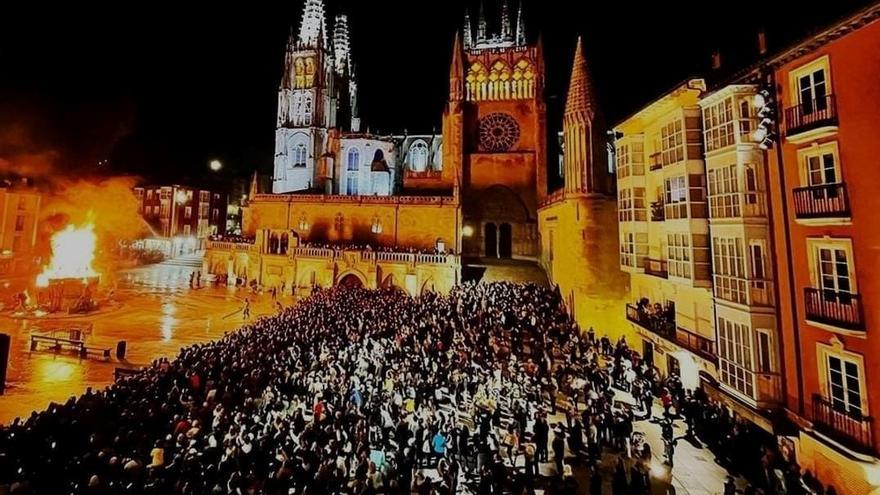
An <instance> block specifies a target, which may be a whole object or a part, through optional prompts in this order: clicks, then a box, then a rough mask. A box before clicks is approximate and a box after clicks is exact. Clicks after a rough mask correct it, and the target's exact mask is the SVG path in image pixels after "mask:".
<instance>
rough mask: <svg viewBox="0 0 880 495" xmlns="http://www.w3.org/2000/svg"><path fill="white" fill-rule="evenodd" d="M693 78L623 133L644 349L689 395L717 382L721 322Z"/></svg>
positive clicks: (627, 257)
mask: <svg viewBox="0 0 880 495" xmlns="http://www.w3.org/2000/svg"><path fill="white" fill-rule="evenodd" d="M705 91H706V84H705V81H703V80H702V79H690V80H687V81H685V82H684V83H682V84H680V85H678V86H677V87H675V88H674V89H673V90H672V91H670V92H669V93H666V94H664V95H663V96H661V97H660V98H658V99H657V100H654V101H653V102H651V103H650V104H648V105H647V106H646V107H644V108H642V109H641V110H639V111H638V112H637V113H636V114H635V115H633V116H631V117H629V118H628V119H626V120H624V121H623V122H621V123H620V124H618V125H617V126H616V127H615V132H616V133H617V135H618V136H619V138H618V139H617V140H616V157H617V171H616V173H617V180H618V189H617V200H618V203H617V214H618V221H619V226H620V234H619V235H620V251H619V265H620V268H621V270H623V271H625V272H627V273H629V276H630V301H629V302H628V303H627V305H626V307H625V308H620V310H621V311H625V314H626V318H627V320H628V321H629V323H630V325H631V327H632V331H633V333H634V334H635V335H637V336H638V337H639V339H640V340H641V343H638V344H636V348H637V349H638V350H639V351H641V353H642V355H643V356H644V358H645V360H646V361H647V362H649V363H653V365H654V366H656V367H657V368H658V369H659V370H660V372H661V373H663V374H669V373H675V374H678V375H679V376H680V377H681V380H682V384H683V385H684V386H685V388H690V389H693V388H696V387H698V386H699V385H700V377H701V376H707V377H712V378H714V377H715V376H716V374H717V373H716V366H715V355H716V354H715V352H716V351H715V349H716V337H715V335H716V333H715V316H714V314H715V313H714V307H713V299H712V270H711V264H712V259H711V254H710V236H709V205H708V201H707V193H706V162H705V157H704V155H703V133H702V112H701V109H700V98H701V97H702V96H703V95H704V93H705Z"/></svg>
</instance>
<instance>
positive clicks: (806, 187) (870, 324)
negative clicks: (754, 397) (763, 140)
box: [766, 4, 880, 494]
mask: <svg viewBox="0 0 880 495" xmlns="http://www.w3.org/2000/svg"><path fill="white" fill-rule="evenodd" d="M878 19H880V5H876V4H875V5H873V6H872V7H869V8H867V9H865V10H863V11H861V12H858V13H857V14H855V15H854V16H852V17H850V18H849V19H846V20H844V21H843V22H841V23H839V24H837V25H835V26H833V27H831V28H830V29H828V30H826V31H823V32H821V33H819V34H817V35H816V36H813V37H811V38H809V39H808V40H806V41H804V42H802V43H800V44H798V45H796V46H794V47H793V48H791V49H789V50H787V51H785V52H783V53H781V54H780V55H778V56H776V57H774V58H772V59H770V60H769V61H768V62H767V64H766V69H767V72H768V73H769V76H770V77H771V82H772V84H773V86H774V89H775V91H773V96H774V103H775V108H776V109H777V110H778V112H779V118H778V119H777V122H778V123H779V125H778V131H779V132H778V134H779V136H778V143H777V144H776V145H775V146H774V147H773V148H772V149H771V150H769V152H768V153H767V160H768V164H769V167H768V169H769V171H770V175H769V177H770V185H771V187H770V188H769V192H770V199H771V209H772V212H773V225H774V230H773V236H774V239H775V243H776V246H777V250H776V252H777V253H779V259H778V262H777V272H778V284H779V287H780V290H779V301H778V303H779V314H780V318H779V320H780V325H779V327H780V330H781V335H782V341H783V342H782V347H783V349H785V351H786V352H785V354H784V363H783V364H784V369H785V370H788V371H790V372H789V373H787V375H786V380H785V405H786V407H787V409H788V411H789V412H790V414H791V416H792V417H793V418H794V419H795V421H796V422H797V423H798V424H800V425H801V427H802V428H801V433H800V435H799V437H798V449H797V450H798V454H799V458H798V461H799V462H800V463H801V465H802V466H804V467H805V468H808V469H811V470H812V472H813V473H815V474H816V475H817V476H818V477H819V478H820V479H822V480H823V481H825V482H826V483H830V484H832V485H834V486H835V487H836V488H837V490H838V492H839V493H850V494H868V493H877V491H878V490H880V460H878V450H880V427H878V422H877V421H875V419H874V415H876V414H877V412H878V411H880V393H878V390H880V382H878V379H877V378H876V377H877V376H878V373H880V359H878V351H880V338H878V336H877V335H874V333H876V330H877V329H878V326H880V313H878V312H877V311H876V310H875V309H873V304H875V303H876V302H877V300H878V298H880V277H877V276H876V275H875V274H874V273H873V269H874V267H875V266H877V265H878V262H880V257H878V248H877V246H878V245H880V231H878V229H877V227H876V225H874V224H875V219H874V212H876V210H877V207H878V205H880V203H878V200H877V188H876V184H877V181H878V180H880V171H878V167H877V165H876V162H877V156H878V155H880V141H878V140H877V139H876V134H877V122H878V121H880V87H878V85H877V84H876V81H877V74H880V20H878Z"/></svg>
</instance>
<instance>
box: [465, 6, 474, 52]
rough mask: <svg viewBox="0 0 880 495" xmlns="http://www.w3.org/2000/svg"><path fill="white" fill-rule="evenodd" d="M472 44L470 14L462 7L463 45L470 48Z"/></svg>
mask: <svg viewBox="0 0 880 495" xmlns="http://www.w3.org/2000/svg"><path fill="white" fill-rule="evenodd" d="M473 44H474V35H473V34H472V33H471V14H470V12H468V9H467V8H465V9H464V47H465V48H470V47H471V46H472V45H473Z"/></svg>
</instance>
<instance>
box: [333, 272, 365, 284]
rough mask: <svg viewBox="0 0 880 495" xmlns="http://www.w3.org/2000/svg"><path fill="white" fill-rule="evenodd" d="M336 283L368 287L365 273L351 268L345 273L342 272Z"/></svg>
mask: <svg viewBox="0 0 880 495" xmlns="http://www.w3.org/2000/svg"><path fill="white" fill-rule="evenodd" d="M336 285H337V286H342V287H361V288H365V287H367V280H366V279H365V278H364V276H363V275H361V274H360V273H358V272H357V271H356V270H349V271H346V272H343V273H340V274H339V276H338V277H336Z"/></svg>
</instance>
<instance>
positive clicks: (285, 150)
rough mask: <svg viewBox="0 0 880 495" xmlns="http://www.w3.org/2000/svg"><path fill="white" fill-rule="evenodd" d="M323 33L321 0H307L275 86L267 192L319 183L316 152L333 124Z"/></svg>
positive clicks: (329, 57) (328, 52)
mask: <svg viewBox="0 0 880 495" xmlns="http://www.w3.org/2000/svg"><path fill="white" fill-rule="evenodd" d="M333 58H334V57H333V51H332V47H331V44H330V42H329V41H328V37H327V26H326V19H325V14H324V2H323V0H306V2H305V6H304V8H303V17H302V22H301V23H300V28H299V34H298V35H297V36H296V37H294V36H293V33H291V35H290V38H289V40H288V42H287V50H286V52H285V56H284V73H283V75H282V78H281V87H280V88H279V91H278V121H277V129H276V133H275V171H274V174H273V181H272V192H275V193H285V192H292V191H300V190H305V189H310V188H315V187H321V186H322V185H323V182H324V181H325V179H327V173H326V171H325V169H326V167H325V166H324V164H323V163H321V158H322V157H323V156H324V154H325V152H326V146H327V139H328V132H329V130H330V129H332V128H334V127H336V108H337V92H336V89H335V80H336V77H335V74H336V64H335V63H334V60H333Z"/></svg>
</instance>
